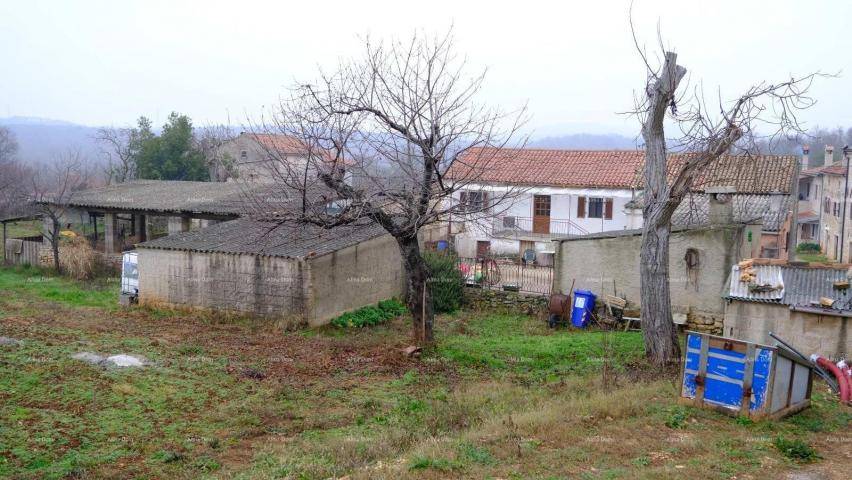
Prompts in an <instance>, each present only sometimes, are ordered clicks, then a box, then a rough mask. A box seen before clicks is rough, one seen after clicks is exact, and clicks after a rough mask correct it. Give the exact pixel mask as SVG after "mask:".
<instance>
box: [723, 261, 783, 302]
mask: <svg viewBox="0 0 852 480" xmlns="http://www.w3.org/2000/svg"><path fill="white" fill-rule="evenodd" d="M752 268H753V269H754V272H755V275H756V278H755V284H757V285H769V286H770V287H773V288H775V290H772V291H768V292H752V291H750V288H749V284H748V283H747V282H741V281H740V275H741V273H742V272H741V269H740V267H739V266H738V265H734V266H733V267H731V275H730V278H729V279H728V297H729V298H739V299H747V300H754V301H780V300H781V299H782V298H783V297H784V278H783V275H782V273H781V267H780V266H778V265H755V266H753V267H752Z"/></svg>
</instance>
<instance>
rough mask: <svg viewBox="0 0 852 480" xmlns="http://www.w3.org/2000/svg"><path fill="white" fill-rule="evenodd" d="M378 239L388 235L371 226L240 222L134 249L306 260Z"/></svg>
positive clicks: (223, 224)
mask: <svg viewBox="0 0 852 480" xmlns="http://www.w3.org/2000/svg"><path fill="white" fill-rule="evenodd" d="M381 235H387V232H386V231H385V230H384V229H383V228H381V227H380V226H378V225H376V224H374V223H369V224H359V225H347V226H340V227H335V228H332V229H325V228H322V227H318V226H315V225H276V224H275V223H270V222H263V221H258V220H253V219H250V218H240V219H238V220H231V221H228V222H222V223H218V224H216V225H213V226H210V227H207V228H203V229H201V230H198V231H194V232H184V233H177V234H173V235H168V236H166V237H161V238H158V239H156V240H151V241H148V242H145V243H142V244H139V245H137V247H139V248H152V249H160V250H183V251H192V252H221V253H232V254H253V255H266V256H273V257H287V258H305V257H309V256H317V255H324V254H326V253H331V252H334V251H337V250H340V249H342V248H346V247H350V246H353V245H356V244H358V243H360V242H363V241H366V240H369V239H371V238H376V237H379V236H381Z"/></svg>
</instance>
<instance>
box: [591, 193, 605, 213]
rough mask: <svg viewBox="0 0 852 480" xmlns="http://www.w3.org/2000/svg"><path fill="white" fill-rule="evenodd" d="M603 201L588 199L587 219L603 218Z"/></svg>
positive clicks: (600, 199)
mask: <svg viewBox="0 0 852 480" xmlns="http://www.w3.org/2000/svg"><path fill="white" fill-rule="evenodd" d="M603 214H604V201H603V198H595V197H591V198H589V218H603Z"/></svg>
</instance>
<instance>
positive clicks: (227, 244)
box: [137, 218, 405, 326]
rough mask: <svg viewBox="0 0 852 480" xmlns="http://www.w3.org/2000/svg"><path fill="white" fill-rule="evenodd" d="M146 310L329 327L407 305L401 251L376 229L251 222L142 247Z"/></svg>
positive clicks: (220, 226) (142, 300)
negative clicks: (389, 303)
mask: <svg viewBox="0 0 852 480" xmlns="http://www.w3.org/2000/svg"><path fill="white" fill-rule="evenodd" d="M137 251H138V271H139V302H140V303H141V304H144V305H168V306H178V307H186V308H201V309H209V310H216V311H224V312H237V313H249V314H253V315H257V316H260V317H266V318H272V319H276V320H278V321H281V322H283V323H285V324H288V325H294V326H295V325H311V326H316V325H322V324H325V323H328V322H329V321H330V320H331V319H332V318H334V317H336V316H338V315H340V314H342V313H344V312H346V311H349V310H354V309H357V308H360V307H362V306H364V305H369V304H372V303H375V302H378V301H380V300H386V299H388V298H392V297H401V296H402V295H403V292H404V287H405V282H404V275H403V266H402V260H401V257H400V254H399V248H398V247H397V245H396V242H395V241H394V239H393V238H392V237H391V236H390V235H388V234H387V233H386V232H385V231H384V230H383V229H382V228H380V227H378V226H376V225H374V224H369V225H357V226H343V227H336V228H333V229H330V230H327V229H323V228H320V227H316V226H292V225H281V226H276V225H274V224H269V223H264V222H259V221H255V220H251V219H249V218H240V219H238V220H233V221H228V222H223V223H219V224H216V225H213V226H210V227H207V228H204V229H201V230H198V231H194V232H193V231H190V232H184V233H178V234H174V235H169V236H166V237H162V238H159V239H156V240H151V241H148V242H145V243H142V244H139V245H138V246H137Z"/></svg>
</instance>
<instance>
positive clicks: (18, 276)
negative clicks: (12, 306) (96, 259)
mask: <svg viewBox="0 0 852 480" xmlns="http://www.w3.org/2000/svg"><path fill="white" fill-rule="evenodd" d="M119 289H120V282H119V279H118V277H110V278H99V279H96V280H91V281H88V282H76V281H74V280H71V279H68V278H65V277H62V276H59V275H56V274H54V273H53V272H52V271H50V270H48V269H45V268H40V267H33V266H30V265H23V266H16V267H0V291H3V292H4V293H5V294H6V295H22V294H24V295H26V294H29V295H32V296H34V297H36V298H38V299H41V300H46V301H51V302H57V303H59V304H62V305H65V306H70V307H96V308H102V309H106V310H114V309H116V308H118V292H119Z"/></svg>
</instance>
